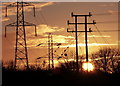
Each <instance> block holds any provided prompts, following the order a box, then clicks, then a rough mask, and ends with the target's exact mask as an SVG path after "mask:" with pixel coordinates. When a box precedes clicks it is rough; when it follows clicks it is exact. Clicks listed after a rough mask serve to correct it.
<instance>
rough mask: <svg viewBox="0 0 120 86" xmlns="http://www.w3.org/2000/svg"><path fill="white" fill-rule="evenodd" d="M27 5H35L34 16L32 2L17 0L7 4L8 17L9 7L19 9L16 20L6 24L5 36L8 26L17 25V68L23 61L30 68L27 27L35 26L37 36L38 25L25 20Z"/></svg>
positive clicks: (15, 63) (15, 64) (15, 65)
mask: <svg viewBox="0 0 120 86" xmlns="http://www.w3.org/2000/svg"><path fill="white" fill-rule="evenodd" d="M26 6H33V9H34V16H35V6H34V5H32V4H30V3H27V2H23V1H21V2H15V3H12V4H9V5H7V6H6V14H5V16H6V17H7V8H8V7H16V9H17V14H16V22H13V23H11V24H8V25H6V26H5V37H6V29H7V27H9V26H10V27H14V26H15V27H16V46H15V62H14V68H15V69H17V68H18V67H19V66H20V64H21V63H22V64H21V65H24V66H25V67H26V68H27V69H29V64H28V51H27V44H26V31H25V27H26V26H34V27H35V36H37V32H36V25H35V24H32V23H29V22H26V21H24V7H26Z"/></svg>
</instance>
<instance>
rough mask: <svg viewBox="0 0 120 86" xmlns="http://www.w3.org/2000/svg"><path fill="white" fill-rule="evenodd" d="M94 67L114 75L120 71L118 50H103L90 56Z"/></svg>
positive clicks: (119, 52)
mask: <svg viewBox="0 0 120 86" xmlns="http://www.w3.org/2000/svg"><path fill="white" fill-rule="evenodd" d="M92 59H94V63H95V65H96V67H97V68H98V69H100V70H102V71H104V72H109V73H115V72H119V71H120V50H119V49H116V48H103V49H100V50H99V51H98V52H96V53H94V54H92Z"/></svg>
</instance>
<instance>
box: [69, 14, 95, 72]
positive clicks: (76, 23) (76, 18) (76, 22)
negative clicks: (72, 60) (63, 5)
mask: <svg viewBox="0 0 120 86" xmlns="http://www.w3.org/2000/svg"><path fill="white" fill-rule="evenodd" d="M71 16H72V17H75V23H70V22H69V20H68V22H67V23H68V25H75V31H69V30H68V29H67V32H75V39H76V66H77V70H78V71H79V66H78V59H79V58H78V35H77V33H78V32H85V44H86V62H88V42H87V32H92V30H91V29H89V31H87V25H88V24H96V22H95V21H94V20H93V23H88V22H87V17H91V16H92V15H91V13H90V12H89V14H88V15H75V14H73V13H71ZM79 17H84V18H85V22H84V23H78V18H79ZM80 24H82V25H85V31H78V25H80Z"/></svg>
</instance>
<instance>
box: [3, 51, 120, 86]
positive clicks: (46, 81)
mask: <svg viewBox="0 0 120 86" xmlns="http://www.w3.org/2000/svg"><path fill="white" fill-rule="evenodd" d="M115 50H116V49H115ZM115 50H113V49H105V50H100V51H99V52H97V53H95V54H93V57H94V59H98V58H103V59H100V62H97V61H99V60H95V62H96V63H95V64H96V65H98V66H96V67H97V69H96V70H94V71H92V72H81V70H80V72H77V71H76V63H75V62H74V61H67V62H65V63H61V64H60V66H59V67H57V68H55V69H54V70H47V69H41V68H40V67H38V66H35V65H32V66H30V68H29V70H14V67H13V62H12V61H10V62H8V63H6V64H8V66H6V67H3V69H2V71H3V73H2V74H3V76H2V77H3V84H2V86H18V85H20V86H29V85H33V86H48V85H50V86H65V85H66V86H69V85H72V86H89V85H90V86H91V85H92V86H104V85H106V86H109V85H113V86H115V85H120V84H119V81H120V71H118V69H117V68H118V64H117V65H114V71H115V70H117V72H114V73H112V74H110V73H109V72H105V69H104V65H105V64H106V63H104V60H105V58H106V57H107V58H106V62H107V64H106V66H107V67H106V70H108V68H109V67H108V66H110V65H111V66H110V67H112V68H113V64H110V63H109V62H108V61H109V60H110V61H111V62H112V61H113V62H116V61H118V60H114V59H115V56H119V53H118V52H117V50H116V51H115ZM112 52H114V53H112ZM95 56H96V58H95ZM97 56H98V58H97ZM104 56H106V57H104ZM108 56H111V57H110V58H108ZM112 58H113V59H112ZM111 59H112V60H111ZM79 64H80V65H81V63H79ZM80 65H79V66H80ZM101 67H103V68H102V69H103V70H101Z"/></svg>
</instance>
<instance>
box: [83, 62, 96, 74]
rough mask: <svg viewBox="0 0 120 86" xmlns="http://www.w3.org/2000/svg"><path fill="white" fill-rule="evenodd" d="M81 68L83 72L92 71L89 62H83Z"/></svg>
mask: <svg viewBox="0 0 120 86" xmlns="http://www.w3.org/2000/svg"><path fill="white" fill-rule="evenodd" d="M82 68H83V69H84V71H88V72H90V71H93V70H94V65H93V64H92V63H90V62H85V63H83V65H82Z"/></svg>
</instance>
